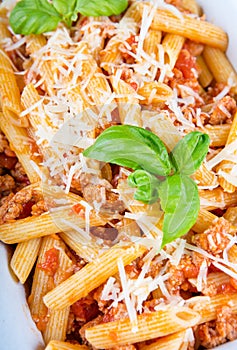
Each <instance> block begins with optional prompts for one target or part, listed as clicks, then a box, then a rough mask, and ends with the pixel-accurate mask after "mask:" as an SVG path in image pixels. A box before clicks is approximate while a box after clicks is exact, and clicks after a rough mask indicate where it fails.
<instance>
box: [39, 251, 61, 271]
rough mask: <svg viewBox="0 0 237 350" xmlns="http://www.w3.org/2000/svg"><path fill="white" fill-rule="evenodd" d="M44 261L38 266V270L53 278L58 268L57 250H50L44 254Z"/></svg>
mask: <svg viewBox="0 0 237 350" xmlns="http://www.w3.org/2000/svg"><path fill="white" fill-rule="evenodd" d="M44 257H45V260H44V262H42V263H41V264H38V265H37V266H38V268H39V269H41V270H44V271H45V272H47V273H48V274H49V275H50V276H53V275H54V274H55V272H56V271H57V269H58V267H59V250H58V249H56V248H51V249H49V250H47V251H46V253H45V256H44Z"/></svg>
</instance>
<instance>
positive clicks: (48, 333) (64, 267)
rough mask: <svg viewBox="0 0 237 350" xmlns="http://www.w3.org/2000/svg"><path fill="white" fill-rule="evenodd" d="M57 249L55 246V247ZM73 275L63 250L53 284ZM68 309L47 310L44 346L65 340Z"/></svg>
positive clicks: (57, 283)
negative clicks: (52, 341) (51, 342)
mask: <svg viewBox="0 0 237 350" xmlns="http://www.w3.org/2000/svg"><path fill="white" fill-rule="evenodd" d="M56 247H57V246H56ZM72 273H73V266H72V260H71V259H69V257H68V256H67V254H66V253H65V251H64V249H63V248H61V247H60V250H59V267H58V269H57V271H56V273H55V275H54V284H55V285H56V286H57V285H59V284H60V283H61V282H63V281H64V280H65V279H67V278H68V277H70V276H71V275H72ZM69 312H70V307H66V308H64V309H62V310H49V319H48V322H47V324H46V329H45V330H44V332H43V337H44V341H45V343H46V344H48V342H50V340H61V341H63V340H65V339H66V331H67V325H68V317H69Z"/></svg>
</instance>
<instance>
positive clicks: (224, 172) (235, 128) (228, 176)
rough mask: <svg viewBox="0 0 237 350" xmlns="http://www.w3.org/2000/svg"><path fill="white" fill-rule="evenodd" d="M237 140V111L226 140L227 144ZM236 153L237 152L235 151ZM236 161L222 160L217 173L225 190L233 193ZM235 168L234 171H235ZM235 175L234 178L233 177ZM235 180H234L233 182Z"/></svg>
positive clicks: (234, 190) (234, 189)
mask: <svg viewBox="0 0 237 350" xmlns="http://www.w3.org/2000/svg"><path fill="white" fill-rule="evenodd" d="M236 140H237V112H236V113H235V116H234V119H233V121H232V124H231V127H230V132H229V135H228V138H227V141H226V146H228V145H230V144H231V143H232V142H234V141H236ZM235 155H237V152H236V151H235ZM235 166H236V162H231V161H225V160H224V161H222V162H221V163H220V164H219V165H218V167H217V173H218V175H219V183H220V185H221V187H222V188H223V189H224V191H225V192H228V193H233V196H234V192H236V188H237V186H236V184H235V183H233V182H234V181H235V182H236V183H237V177H236V174H235V170H234V169H235V168H234V167H235ZM233 170H234V171H233ZM232 177H233V179H232ZM231 181H233V182H231Z"/></svg>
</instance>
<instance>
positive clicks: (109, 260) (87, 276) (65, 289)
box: [44, 245, 146, 310]
mask: <svg viewBox="0 0 237 350" xmlns="http://www.w3.org/2000/svg"><path fill="white" fill-rule="evenodd" d="M145 251H146V249H145V248H144V247H142V246H139V245H137V246H136V245H129V246H119V245H115V246H114V247H112V248H111V249H109V250H108V251H106V252H104V253H103V254H102V255H100V256H99V257H98V258H97V259H95V260H93V261H92V262H90V263H88V264H87V265H86V266H85V267H83V268H82V269H81V270H80V271H78V272H76V273H75V274H74V275H72V276H71V277H70V278H68V279H67V280H66V281H64V282H63V283H61V284H60V285H59V286H58V287H56V288H55V289H53V290H52V291H50V292H49V293H48V294H47V295H45V297H44V302H45V304H46V305H47V306H48V307H49V308H52V309H55V310H59V309H62V308H64V307H67V306H69V305H71V304H73V303H74V302H75V301H77V300H78V299H80V298H83V297H85V296H87V295H88V293H89V292H90V291H92V290H93V289H95V288H96V287H98V286H100V285H101V284H102V283H104V282H105V281H106V280H107V278H109V277H110V276H112V275H114V274H115V273H116V272H117V270H118V266H117V260H118V258H122V261H123V263H124V265H125V266H126V265H127V264H129V263H130V262H132V261H133V260H135V259H136V258H137V257H139V256H141V255H142V254H143V253H144V252H145ZM95 276H96V278H95Z"/></svg>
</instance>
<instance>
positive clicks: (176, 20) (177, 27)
mask: <svg viewBox="0 0 237 350" xmlns="http://www.w3.org/2000/svg"><path fill="white" fill-rule="evenodd" d="M144 6H148V4H147V3H146V4H143V3H140V11H141V13H142V11H143V8H144ZM181 16H182V17H183V18H181V17H178V16H174V15H173V14H172V13H171V12H170V11H167V10H164V9H158V10H157V11H156V13H155V16H154V19H153V22H152V24H151V28H152V29H156V30H162V31H164V32H167V33H172V34H177V35H181V36H184V37H185V38H188V39H190V40H193V41H197V42H200V43H203V44H207V45H210V46H213V47H217V48H219V49H221V50H223V51H225V50H226V48H227V43H228V39H227V35H226V33H225V32H224V31H223V30H222V29H221V28H219V27H217V26H215V25H214V24H212V23H210V22H206V21H202V23H201V25H200V20H199V19H196V18H193V17H190V16H187V15H184V14H182V15H181Z"/></svg>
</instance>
